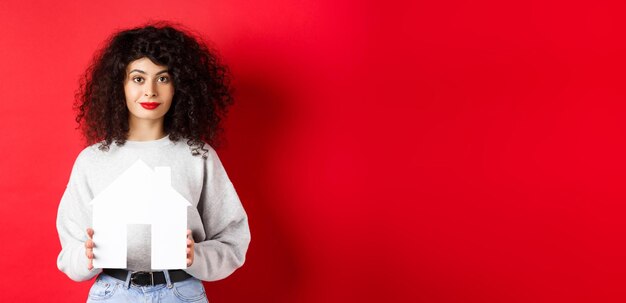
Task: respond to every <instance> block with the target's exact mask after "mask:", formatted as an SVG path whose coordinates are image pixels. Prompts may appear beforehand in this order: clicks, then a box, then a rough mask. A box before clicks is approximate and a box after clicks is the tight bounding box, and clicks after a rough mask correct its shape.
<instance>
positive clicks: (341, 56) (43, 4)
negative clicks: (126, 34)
mask: <svg viewBox="0 0 626 303" xmlns="http://www.w3.org/2000/svg"><path fill="white" fill-rule="evenodd" d="M74 2H75V3H74V4H70V3H69V2H68V1H40V3H37V4H32V3H31V1H15V0H9V1H1V2H0V66H1V67H2V68H1V69H0V76H1V78H0V133H1V134H2V136H1V137H0V138H1V139H0V169H1V173H0V212H1V214H2V217H3V220H2V223H1V224H0V231H1V233H0V237H1V238H0V242H1V243H2V249H0V251H1V258H0V285H2V291H0V301H2V302H83V301H84V300H85V299H86V296H87V292H88V288H89V286H90V284H89V283H75V282H72V281H71V280H69V278H67V277H66V276H65V275H64V274H62V273H61V272H59V271H58V270H57V268H56V263H55V261H56V256H57V254H58V252H59V249H60V244H59V241H58V238H57V233H56V229H55V224H54V222H55V217H56V210H57V206H58V202H59V199H60V198H61V195H62V193H63V190H64V188H65V185H66V183H67V179H68V177H69V173H70V169H71V166H72V163H73V161H74V158H75V157H76V155H77V154H78V152H79V151H80V150H81V149H82V147H81V146H80V141H79V134H78V132H77V131H75V129H74V127H75V123H74V118H73V112H72V110H71V104H72V102H73V93H74V91H75V89H76V88H77V81H78V77H79V75H80V74H81V72H82V71H83V70H84V68H85V67H86V64H87V63H88V61H89V59H90V57H91V55H92V53H93V51H94V50H96V49H97V48H98V47H99V46H100V45H101V42H102V41H103V39H104V38H105V37H107V36H108V35H109V34H110V33H111V32H112V31H113V30H114V29H117V28H126V27H129V26H134V25H137V24H140V23H142V22H144V21H146V20H148V19H149V18H152V19H168V20H174V21H181V22H184V23H185V24H186V25H187V26H188V27H190V28H193V29H196V30H197V31H199V32H201V33H202V34H204V35H206V36H207V37H209V38H210V39H211V40H212V41H213V42H214V44H215V46H216V47H217V48H218V49H219V50H220V52H221V53H222V55H223V57H224V59H225V61H226V63H228V64H229V66H230V67H231V69H232V71H233V74H234V75H235V82H234V84H235V86H236V88H237V94H236V98H237V103H236V105H235V106H234V107H233V108H232V111H231V115H230V117H229V120H228V123H227V129H228V132H227V140H228V144H227V145H226V146H224V147H223V148H221V149H219V150H218V153H219V154H220V156H221V157H222V159H223V162H224V164H225V166H226V168H227V171H228V172H229V175H230V176H231V179H232V180H233V183H234V184H235V187H236V189H237V190H238V192H239V194H240V197H241V199H242V201H243V203H244V206H245V207H246V209H247V211H248V213H249V216H250V224H251V230H252V242H251V246H250V250H249V252H248V259H247V263H246V264H245V265H244V267H243V268H241V269H240V270H238V271H237V272H236V273H235V274H233V275H232V276H231V277H229V278H227V279H225V280H222V281H219V282H214V283H207V284H206V288H207V292H208V295H209V299H210V300H211V302H624V301H625V300H626V287H624V285H625V283H626V258H625V257H624V256H625V254H626V244H624V243H625V241H624V238H625V234H626V220H624V217H625V215H624V214H625V211H626V207H625V206H624V201H625V199H624V198H626V197H625V196H626V195H625V192H624V190H623V188H624V180H625V174H626V173H625V172H626V165H625V164H626V163H625V161H624V155H625V149H626V145H625V143H626V140H625V138H624V136H625V130H626V129H625V127H624V123H623V120H622V116H624V110H625V108H626V107H625V106H624V97H625V95H626V93H625V90H624V83H625V80H626V79H625V78H626V77H625V74H626V73H625V72H624V71H625V70H626V69H625V67H626V60H625V58H626V57H625V54H626V53H625V52H624V51H625V50H626V39H625V38H624V37H625V36H626V35H624V28H625V26H624V25H625V22H624V21H623V20H624V18H623V12H624V7H622V6H621V5H616V4H614V3H610V2H607V1H587V3H584V2H576V1H574V2H571V1H518V2H519V4H510V3H511V2H510V1H487V0H479V1H405V2H407V3H394V2H383V1H380V3H376V2H374V1H356V0H353V1H319V0H318V1H314V0H309V1H219V2H218V1H210V2H209V1H179V2H178V3H176V4H174V1H151V2H145V1H143V2H142V1H140V2H135V1H119V2H115V1H107V2H106V3H103V4H92V3H91V2H92V1H74ZM410 3H413V4H410Z"/></svg>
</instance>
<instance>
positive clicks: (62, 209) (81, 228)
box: [56, 153, 102, 281]
mask: <svg viewBox="0 0 626 303" xmlns="http://www.w3.org/2000/svg"><path fill="white" fill-rule="evenodd" d="M81 154H82V153H81ZM91 198H92V197H91V191H90V190H89V187H88V185H87V182H86V180H85V176H84V172H83V168H82V165H81V155H79V156H78V157H77V158H76V161H75V163H74V167H73V168H72V173H71V175H70V180H69V182H68V184H67V187H66V188H65V192H64V193H63V197H62V198H61V202H60V203H59V209H58V212H57V220H56V227H57V231H58V233H59V240H60V241H61V252H60V253H59V256H58V258H57V267H58V268H59V270H61V271H62V272H64V273H65V274H66V275H67V276H68V277H69V278H70V279H72V280H74V281H86V280H89V279H91V278H93V277H94V276H95V275H97V274H98V273H100V272H101V271H102V270H101V269H92V270H89V269H87V265H88V259H87V256H86V255H85V246H84V242H85V241H87V239H88V237H87V232H86V229H87V227H91V207H90V206H89V202H91Z"/></svg>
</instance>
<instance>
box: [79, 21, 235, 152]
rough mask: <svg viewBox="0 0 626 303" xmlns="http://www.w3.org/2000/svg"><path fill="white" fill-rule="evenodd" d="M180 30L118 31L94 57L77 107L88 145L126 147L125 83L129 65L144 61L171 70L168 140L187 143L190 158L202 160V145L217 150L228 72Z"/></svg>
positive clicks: (228, 95) (167, 26)
mask: <svg viewBox="0 0 626 303" xmlns="http://www.w3.org/2000/svg"><path fill="white" fill-rule="evenodd" d="M176 27H177V28H176ZM176 27H174V26H173V25H172V23H171V22H166V21H157V22H149V23H147V24H145V25H143V26H140V27H135V28H132V29H127V30H120V31H118V32H116V33H114V34H112V35H111V36H110V37H109V38H108V39H107V40H106V43H105V46H104V47H102V48H101V49H100V50H98V51H97V52H96V53H95V55H94V56H93V58H92V60H91V63H90V64H89V67H88V68H87V69H86V71H85V73H84V75H83V76H82V77H81V79H80V81H79V89H78V91H77V92H76V94H75V103H74V110H75V111H77V115H76V122H77V123H78V124H79V125H78V127H77V128H81V130H82V134H83V136H84V138H85V140H86V143H87V144H88V145H89V144H94V143H97V142H100V146H99V147H98V148H99V149H101V150H103V151H108V150H109V147H110V145H111V143H112V142H115V144H117V145H118V146H122V145H124V143H125V142H126V140H127V135H128V131H129V121H128V117H129V112H128V108H127V106H126V101H125V95H124V87H123V81H124V79H125V77H126V67H127V66H128V64H129V63H130V62H132V61H134V60H137V59H140V58H142V57H147V58H149V59H150V60H151V61H152V62H154V63H155V64H157V65H164V66H167V68H168V70H169V73H170V75H171V77H172V81H173V84H174V97H173V99H172V105H171V107H170V109H169V111H168V112H167V113H166V114H165V117H164V123H163V127H164V131H165V133H167V134H169V137H170V139H171V140H172V141H178V140H180V139H186V140H187V144H188V145H189V146H190V149H191V152H192V154H193V155H194V156H195V155H199V154H200V152H201V151H202V152H203V153H202V156H203V157H204V158H206V154H207V152H208V150H207V149H206V148H204V142H206V143H208V144H209V145H212V146H217V145H219V136H220V134H221V133H222V132H223V128H222V127H221V121H222V120H223V118H225V117H226V114H227V111H228V107H229V106H230V105H232V103H233V98H232V90H231V87H230V77H229V72H228V68H227V67H226V66H225V65H223V64H222V63H221V62H220V60H219V58H218V57H217V55H216V52H215V51H214V50H212V49H210V48H209V47H208V46H207V45H206V44H205V43H204V42H203V40H202V39H200V38H198V37H197V36H196V35H194V34H191V33H190V32H189V31H188V30H182V29H180V28H181V26H180V25H177V26H176Z"/></svg>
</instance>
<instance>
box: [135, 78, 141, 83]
mask: <svg viewBox="0 0 626 303" xmlns="http://www.w3.org/2000/svg"><path fill="white" fill-rule="evenodd" d="M141 81H143V78H141V77H135V78H133V82H137V83H139V82H141Z"/></svg>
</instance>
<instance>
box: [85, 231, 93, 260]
mask: <svg viewBox="0 0 626 303" xmlns="http://www.w3.org/2000/svg"><path fill="white" fill-rule="evenodd" d="M87 236H89V239H87V241H85V255H87V259H89V265H88V266H87V269H89V270H92V269H93V228H91V227H89V228H87Z"/></svg>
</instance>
